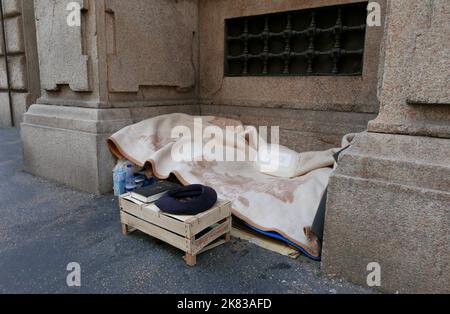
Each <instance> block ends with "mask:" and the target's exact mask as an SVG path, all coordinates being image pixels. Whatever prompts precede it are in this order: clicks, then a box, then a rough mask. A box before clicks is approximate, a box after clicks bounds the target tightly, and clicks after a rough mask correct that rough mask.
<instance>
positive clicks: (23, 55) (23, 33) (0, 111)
mask: <svg viewBox="0 0 450 314" xmlns="http://www.w3.org/2000/svg"><path fill="white" fill-rule="evenodd" d="M3 9H4V16H5V20H4V23H5V33H6V43H7V47H6V48H7V51H8V55H9V58H8V61H9V63H8V64H9V66H8V68H9V71H10V83H11V85H10V87H11V89H12V91H11V94H12V103H11V104H10V100H9V97H8V83H7V76H6V63H5V47H4V45H3V40H2V39H0V127H9V126H13V125H14V126H17V127H18V126H19V125H20V122H22V117H23V114H24V113H25V111H26V110H27V108H28V107H29V106H30V105H31V104H32V103H33V102H35V101H36V99H37V97H38V96H39V89H40V84H39V68H38V60H37V48H36V30H35V20H34V7H33V1H21V0H6V1H3ZM0 32H2V25H1V24H0ZM11 108H12V110H13V113H14V116H13V118H14V119H13V120H14V121H11Z"/></svg>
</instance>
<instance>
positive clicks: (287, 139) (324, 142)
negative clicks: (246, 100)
mask: <svg viewBox="0 0 450 314" xmlns="http://www.w3.org/2000/svg"><path fill="white" fill-rule="evenodd" d="M201 110H202V114H203V115H218V116H224V117H229V118H234V119H238V120H241V121H242V122H243V123H244V124H246V125H255V126H267V127H276V126H278V127H280V136H281V137H280V142H281V144H283V145H285V146H287V147H289V148H291V149H294V150H296V151H299V152H304V151H317V150H326V149H330V148H333V147H340V146H341V141H342V138H343V136H344V135H346V134H348V133H359V132H362V131H365V130H366V129H367V122H368V121H369V120H371V119H373V118H375V115H373V114H366V113H356V112H338V111H316V110H299V109H290V108H254V107H244V106H232V105H230V106H226V105H207V104H203V105H202V106H201Z"/></svg>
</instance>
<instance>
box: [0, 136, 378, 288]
mask: <svg viewBox="0 0 450 314" xmlns="http://www.w3.org/2000/svg"><path fill="white" fill-rule="evenodd" d="M0 178H2V180H0V215H1V219H0V293H260V294H266V293H326V294H329V293H333V294H334V293H371V292H373V291H371V290H369V289H366V288H363V287H358V286H355V285H352V284H350V283H347V282H345V281H342V280H340V279H329V278H327V277H325V276H322V275H321V272H320V264H319V263H317V262H313V261H311V260H309V259H307V258H306V257H300V258H299V259H298V260H291V259H289V258H287V257H284V256H281V255H278V254H276V253H272V252H269V251H266V250H263V249H261V248H259V247H256V246H254V245H252V244H249V243H246V242H242V241H239V240H236V239H234V240H233V241H232V242H231V243H230V244H227V245H224V246H222V247H219V248H217V249H214V250H212V251H210V252H208V253H205V254H204V255H201V256H199V258H198V265H197V267H194V268H189V267H187V266H186V264H185V263H184V261H183V259H182V255H183V253H182V252H181V251H178V250H177V249H175V248H172V247H171V246H169V245H166V244H164V243H161V242H160V241H158V240H155V239H153V238H151V237H149V236H146V235H144V234H142V233H139V232H136V233H135V234H132V235H130V236H128V237H124V236H122V234H121V226H120V221H119V213H118V204H117V201H116V200H115V199H114V197H113V196H112V195H106V196H94V195H90V194H87V193H82V192H78V191H74V190H72V189H69V188H67V187H64V186H61V185H58V184H55V183H52V182H48V181H45V180H43V179H40V178H36V177H33V176H31V175H30V174H27V173H26V172H24V171H23V161H22V151H21V143H20V135H19V131H18V130H16V129H0ZM343 253H344V252H343ZM71 262H77V263H79V264H80V265H81V287H80V288H69V287H68V286H67V284H66V277H67V275H68V274H69V272H68V271H67V270H66V267H67V265H68V264H69V263H71Z"/></svg>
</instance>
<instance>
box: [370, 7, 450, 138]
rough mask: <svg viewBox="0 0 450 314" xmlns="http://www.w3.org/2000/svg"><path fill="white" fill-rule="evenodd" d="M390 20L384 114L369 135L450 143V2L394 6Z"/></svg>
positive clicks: (382, 91)
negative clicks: (393, 134)
mask: <svg viewBox="0 0 450 314" xmlns="http://www.w3.org/2000/svg"><path fill="white" fill-rule="evenodd" d="M387 14H388V16H387V25H386V30H387V33H386V35H385V39H384V44H383V50H384V54H383V58H382V59H383V61H382V63H383V66H382V67H383V71H382V72H383V73H382V76H381V78H382V80H381V88H380V102H381V104H382V105H381V108H382V110H381V111H380V115H379V117H378V118H377V119H376V120H374V121H372V122H370V124H369V131H371V132H379V133H395V134H406V135H419V136H432V137H443V138H450V105H449V104H450V80H449V77H450V54H449V50H450V41H449V40H448V36H449V35H450V27H449V23H448V20H449V18H450V6H449V5H448V1H446V0H436V1H390V5H389V10H388V13H387ZM411 21H414V23H412V22H411Z"/></svg>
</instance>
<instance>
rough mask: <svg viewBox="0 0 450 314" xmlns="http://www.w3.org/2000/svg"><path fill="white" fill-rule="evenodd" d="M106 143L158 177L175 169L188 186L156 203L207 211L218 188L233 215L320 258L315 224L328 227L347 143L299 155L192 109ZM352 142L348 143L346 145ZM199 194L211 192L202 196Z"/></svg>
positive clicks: (233, 123) (130, 130)
mask: <svg viewBox="0 0 450 314" xmlns="http://www.w3.org/2000/svg"><path fill="white" fill-rule="evenodd" d="M108 145H109V148H110V150H111V152H112V153H113V154H114V155H115V156H116V157H117V158H126V159H128V160H130V161H131V162H133V163H134V164H135V165H137V166H139V167H142V168H145V169H147V171H151V172H152V174H153V175H154V176H155V177H157V178H158V179H159V180H165V179H168V178H170V177H171V176H172V175H174V176H176V178H177V179H178V180H179V182H180V183H181V184H182V185H184V186H190V187H188V188H187V189H185V190H174V191H172V192H170V193H167V194H166V197H165V198H164V199H160V200H159V205H158V207H159V206H161V207H163V208H166V209H167V210H170V209H169V208H172V209H175V210H176V209H178V210H180V211H183V210H185V209H186V208H185V207H183V205H182V203H179V202H178V203H177V204H175V203H174V202H177V200H176V199H177V198H180V197H181V198H184V197H191V198H193V199H195V202H198V203H197V204H196V205H197V206H199V208H200V210H201V209H202V208H203V209H204V208H207V207H208V206H209V205H208V203H205V206H203V207H202V206H201V204H199V203H202V202H203V201H205V200H206V199H211V198H212V199H214V194H215V193H217V195H218V197H219V198H220V199H224V200H229V201H231V204H232V212H233V214H234V215H235V216H236V217H238V218H239V219H240V220H242V221H244V222H245V223H246V224H248V226H250V227H251V228H253V229H254V230H256V231H258V232H261V233H264V234H266V235H269V236H271V237H275V238H278V239H281V240H283V241H285V242H287V243H289V244H290V245H293V246H295V247H296V248H298V249H299V250H301V251H302V252H304V253H305V254H306V255H307V256H309V257H310V258H312V259H315V260H318V259H320V254H321V246H320V241H319V239H318V238H317V236H316V235H317V234H314V233H313V232H311V227H312V226H313V224H314V223H315V225H317V226H318V229H320V228H323V215H324V197H325V196H326V193H325V192H326V189H327V185H328V180H329V177H330V175H331V173H332V171H333V167H334V166H335V155H336V154H337V153H339V152H340V151H341V150H342V148H337V149H330V150H328V151H323V152H308V153H297V152H294V151H292V150H290V149H288V148H286V147H283V146H281V145H277V144H268V141H267V140H266V139H265V138H263V136H261V134H260V133H259V132H258V129H257V128H256V127H253V126H245V125H243V124H242V123H241V122H240V121H236V120H232V119H226V118H222V117H212V116H211V117H207V116H204V117H195V116H190V115H186V114H169V115H163V116H159V117H155V118H152V119H149V120H145V121H142V122H140V123H137V124H135V125H132V126H129V127H126V128H124V129H122V130H121V131H119V132H117V133H116V134H114V135H113V136H111V137H110V139H109V140H108ZM347 145H348V142H347V141H344V143H343V147H345V146H347ZM192 185H193V186H192ZM208 187H211V190H208ZM201 194H202V195H203V194H205V195H206V196H205V199H204V200H203V201H202V200H199V198H198V197H199V196H200V195H201ZM319 207H321V209H320V210H318V209H319ZM315 220H316V222H314V221H315ZM317 232H318V233H320V232H321V231H320V230H319V231H317Z"/></svg>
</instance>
